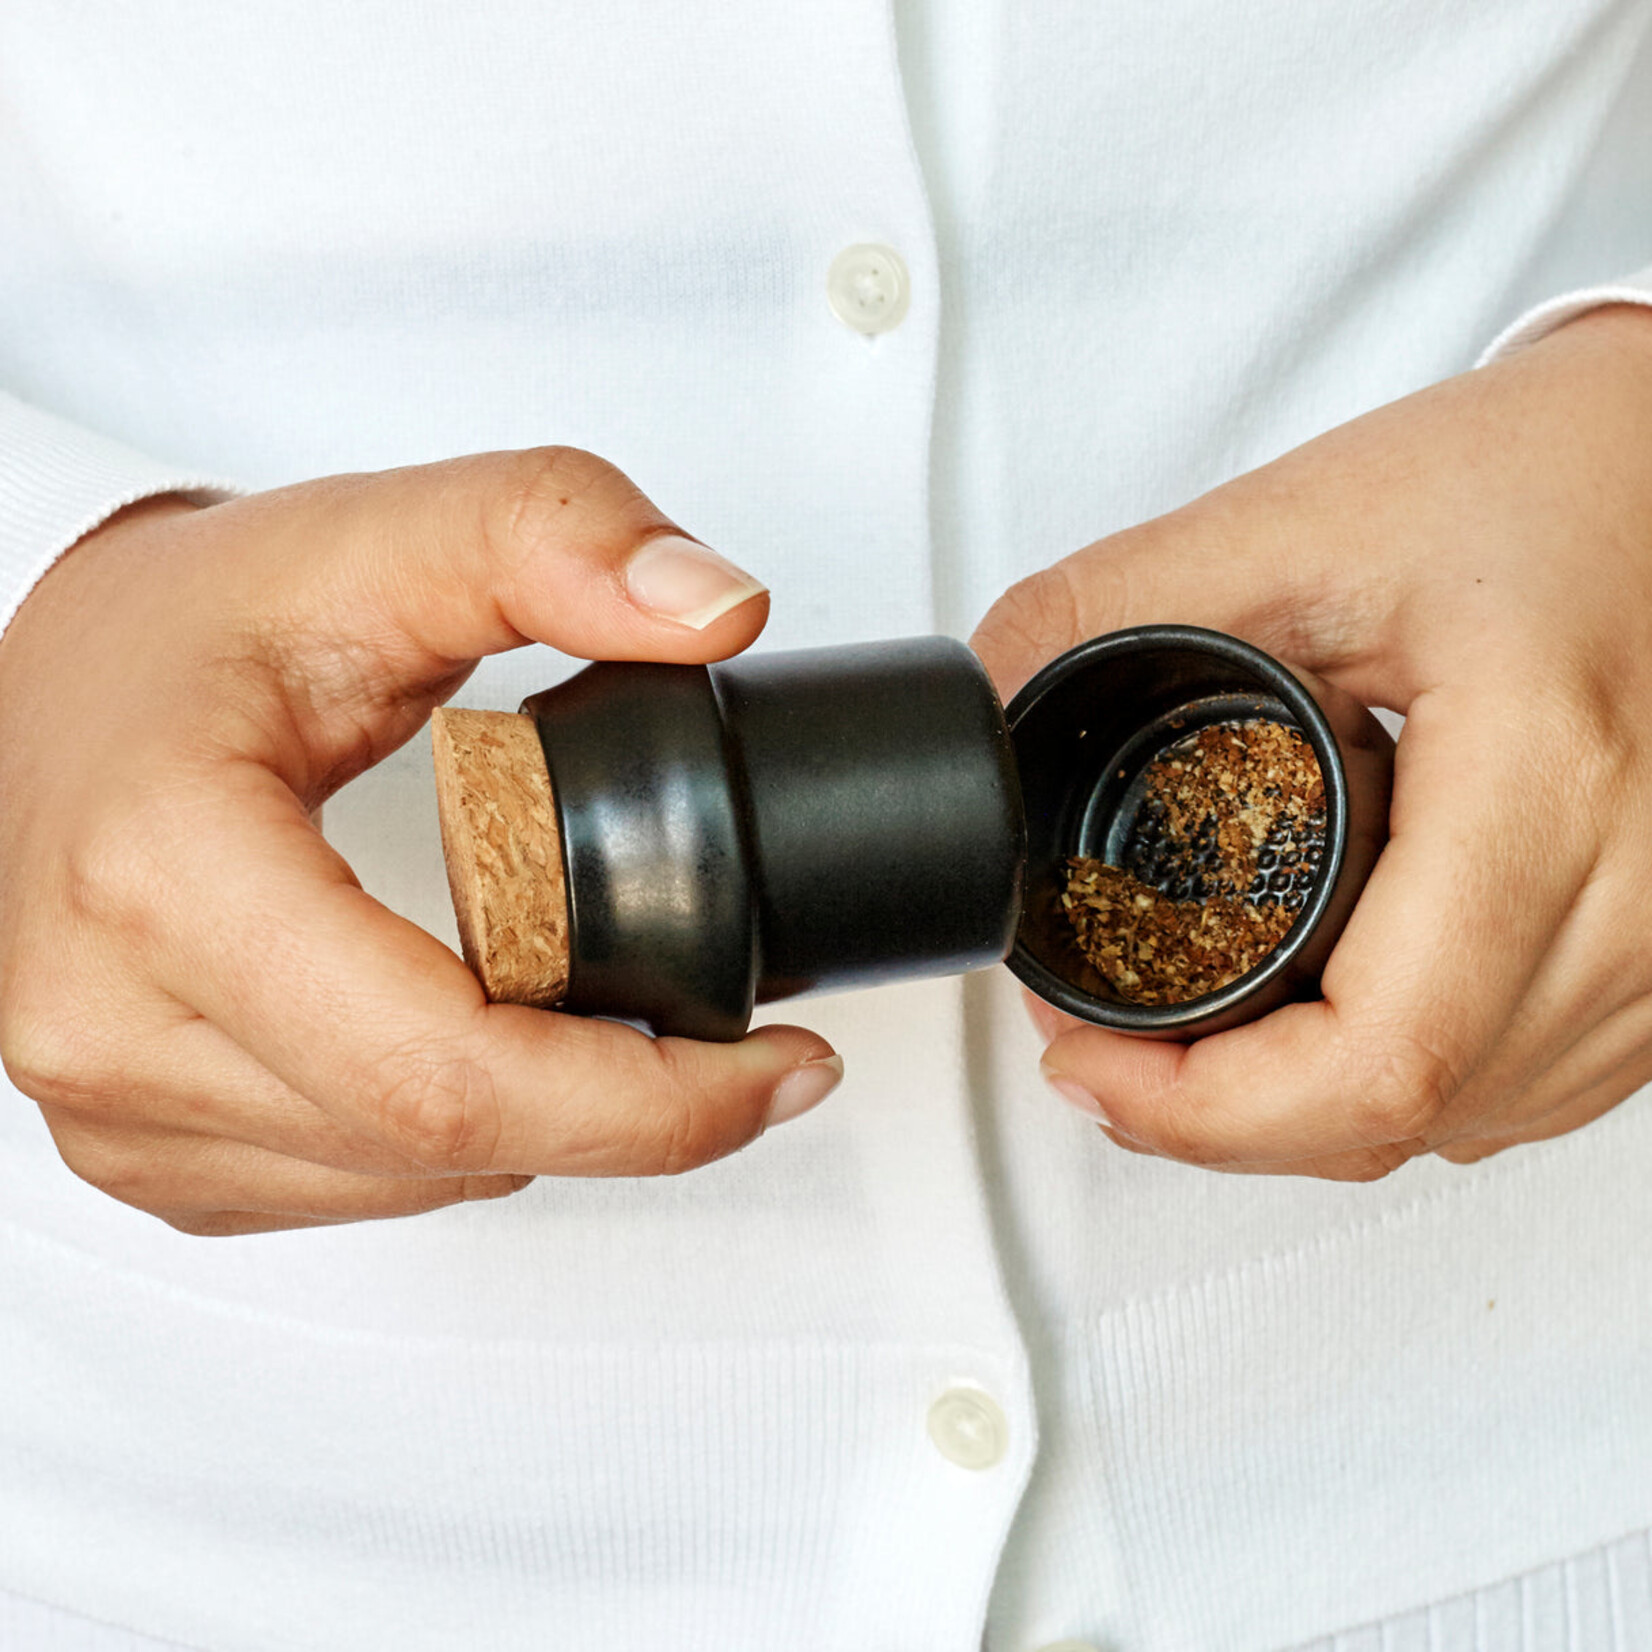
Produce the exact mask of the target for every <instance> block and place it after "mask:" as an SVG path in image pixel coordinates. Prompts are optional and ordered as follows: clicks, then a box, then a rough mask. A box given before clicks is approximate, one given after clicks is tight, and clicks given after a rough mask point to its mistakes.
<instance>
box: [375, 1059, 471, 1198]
mask: <svg viewBox="0 0 1652 1652" xmlns="http://www.w3.org/2000/svg"><path fill="white" fill-rule="evenodd" d="M372 1116H374V1117H376V1119H377V1120H378V1124H379V1129H380V1132H381V1133H382V1135H383V1136H384V1137H385V1139H386V1140H387V1141H388V1142H389V1143H390V1145H391V1146H393V1147H394V1148H396V1149H397V1150H398V1151H400V1152H401V1153H404V1154H405V1155H406V1156H407V1157H408V1158H409V1159H410V1160H412V1162H413V1163H414V1164H417V1165H422V1166H424V1167H425V1168H427V1169H431V1170H445V1171H453V1170H468V1171H480V1170H486V1169H487V1168H489V1166H490V1165H491V1164H492V1162H493V1157H494V1154H495V1152H496V1151H497V1149H498V1145H499V1137H500V1134H501V1128H502V1121H501V1118H500V1110H499V1095H498V1091H497V1088H496V1087H495V1085H494V1082H493V1075H492V1074H491V1073H490V1072H489V1071H488V1069H487V1067H486V1065H485V1064H484V1063H482V1062H481V1061H478V1060H476V1059H475V1058H474V1057H472V1056H470V1055H469V1054H466V1053H465V1052H462V1051H451V1050H442V1049H437V1048H431V1049H410V1050H404V1051H400V1052H398V1053H397V1054H395V1055H394V1056H392V1057H391V1058H389V1060H388V1061H387V1062H386V1063H385V1064H384V1065H383V1066H382V1067H381V1068H380V1071H379V1073H378V1075H377V1080H376V1083H375V1086H374V1098H373V1102H372Z"/></svg>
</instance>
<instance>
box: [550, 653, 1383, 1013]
mask: <svg viewBox="0 0 1652 1652" xmlns="http://www.w3.org/2000/svg"><path fill="white" fill-rule="evenodd" d="M522 710H523V711H524V712H526V713H528V714H529V715H530V716H531V717H532V718H533V720H534V723H535V725H536V726H537V729H538V732H539V739H540V744H541V746H542V747H543V750H544V754H545V760H546V766H547V769H548V770H549V775H550V780H551V789H552V791H553V793H554V796H555V800H556V813H557V821H558V826H559V828H560V832H561V839H562V856H563V863H564V871H565V875H566V891H567V904H568V931H569V935H568V939H569V979H568V986H567V991H566V994H565V996H564V998H563V1007H564V1008H565V1009H569V1010H574V1011H581V1012H585V1013H588V1014H599V1015H608V1016H615V1017H618V1018H621V1019H624V1020H630V1021H636V1022H639V1023H641V1024H643V1025H646V1026H648V1027H649V1028H650V1029H651V1030H653V1031H654V1032H656V1033H661V1034H665V1033H671V1034H681V1035H685V1036H690V1037H696V1038H708V1039H731V1038H738V1037H739V1036H741V1034H742V1033H744V1031H745V1030H746V1027H747V1025H748V1024H749V1021H750V1017H751V1013H752V1009H753V1006H754V1005H755V1004H759V1003H765V1002H769V1001H772V1000H776V999H782V998H787V997H791V996H793V995H795V994H797V993H802V992H810V991H818V990H828V989H832V988H839V987H848V986H857V985H868V984H872V983H875V982H882V981H890V980H894V979H898V978H900V977H903V976H916V975H946V974H955V973H959V972H962V971H965V970H970V969H977V968H982V967H985V966H987V965H990V964H994V963H997V962H999V961H1000V960H1003V959H1005V958H1006V957H1007V958H1008V961H1009V964H1010V967H1011V969H1013V970H1014V971H1015V973H1016V974H1017V975H1018V976H1019V977H1020V978H1021V979H1022V980H1023V981H1024V982H1026V983H1027V985H1028V986H1030V987H1031V988H1032V989H1033V991H1035V992H1037V993H1038V994H1039V995H1040V996H1042V997H1043V998H1045V999H1046V1000H1048V1001H1049V1002H1050V1003H1052V1004H1055V1005H1056V1006H1058V1007H1059V1008H1061V1009H1063V1010H1065V1011H1067V1012H1068V1013H1069V1014H1071V1015H1075V1016H1078V1017H1080V1018H1081V1019H1083V1020H1087V1021H1091V1022H1094V1023H1095V1024H1097V1025H1099V1026H1106V1027H1113V1028H1117V1029H1119V1030H1122V1031H1127V1032H1133V1033H1137V1034H1145V1035H1147V1036H1157V1037H1169V1038H1189V1037H1194V1036H1198V1035H1200V1034H1203V1033H1206V1032H1212V1031H1216V1030H1219V1029H1220V1028H1222V1027H1226V1026H1231V1025H1233V1024H1235V1023H1236V1022H1238V1021H1241V1020H1246V1019H1250V1018H1252V1017H1254V1016H1256V1015H1260V1014H1263V1013H1265V1012H1266V1011H1267V1010H1269V1009H1272V1008H1274V1007H1276V1006H1277V1005H1279V1004H1281V1003H1283V1002H1285V1001H1286V1000H1288V999H1290V998H1294V997H1304V996H1311V995H1312V994H1313V993H1314V991H1315V990H1316V988H1317V985H1318V979H1319V971H1320V969H1321V968H1322V967H1323V965H1324V962H1325V960H1326V958H1327V957H1328V956H1329V954H1330V950H1331V947H1332V946H1333V945H1334V943H1335V940H1336V937H1337V935H1338V934H1340V932H1341V929H1342V926H1343V924H1344V923H1345V922H1346V921H1347V918H1348V915H1349V913H1350V911H1351V910H1352V907H1353V904H1354V900H1355V898H1356V897H1357V895H1358V892H1359V889H1360V887H1361V886H1362V885H1363V883H1364V881H1365V879H1366V877H1367V875H1368V874H1369V872H1370V870H1371V867H1372V866H1373V865H1374V863H1375V860H1376V856H1377V854H1378V852H1379V851H1380V848H1381V844H1382V841H1383V838H1384V835H1385V831H1386V823H1387V807H1388V777H1389V773H1390V769H1391V759H1392V743H1391V742H1390V741H1389V739H1388V736H1387V734H1386V733H1385V732H1384V731H1383V730H1382V728H1381V726H1380V725H1379V724H1378V723H1377V722H1376V720H1375V719H1374V718H1373V717H1371V715H1370V714H1369V713H1368V712H1367V711H1365V710H1364V708H1363V707H1359V706H1357V705H1355V704H1354V703H1353V702H1352V701H1349V700H1347V699H1346V697H1344V696H1341V695H1338V694H1335V693H1333V692H1332V691H1329V690H1326V689H1325V688H1324V687H1323V686H1319V685H1316V688H1315V690H1314V691H1313V692H1310V691H1309V689H1308V688H1307V687H1306V686H1305V685H1304V683H1303V682H1302V681H1301V680H1299V679H1298V678H1297V677H1295V676H1294V675H1293V674H1292V673H1291V672H1289V671H1288V670H1286V669H1285V668H1284V667H1283V666H1281V665H1280V664H1278V662H1276V661H1274V660H1272V659H1270V658H1269V657H1268V656H1267V655H1265V654H1263V653H1261V652H1260V651H1259V650H1257V649H1255V648H1252V647H1250V646H1249V645H1248V644H1245V643H1242V642H1239V641H1237V640H1236V639H1234V638H1232V637H1227V636H1224V635H1221V634H1220V633H1217V632H1212V631H1203V630H1197V629H1194V628H1191V627H1182V626H1150V627H1142V628H1138V629H1135V630H1132V631H1121V632H1115V633H1113V634H1112V635H1110V636H1106V637H1099V638H1096V639H1094V640H1093V641H1090V642H1087V643H1084V644H1082V645H1081V646H1079V647H1078V648H1075V649H1072V650H1071V651H1069V652H1068V653H1066V654H1064V655H1062V656H1061V657H1060V658H1058V659H1056V660H1054V661H1052V662H1051V663H1050V664H1049V665H1048V666H1047V667H1046V668H1045V669H1044V670H1043V671H1041V672H1040V673H1039V674H1038V676H1036V677H1035V678H1034V679H1033V680H1032V681H1031V682H1029V683H1028V684H1027V686H1026V687H1025V688H1024V689H1023V690H1022V691H1021V692H1020V693H1019V694H1018V695H1016V697H1015V698H1014V699H1013V700H1012V701H1011V703H1010V706H1009V708H1008V710H1007V712H1005V711H1004V710H1002V709H1001V708H1000V706H999V702H998V698H997V695H996V694H995V692H994V690H993V687H992V684H991V682H990V680H989V679H988V677H987V675H986V672H985V670H984V668H983V667H982V665H981V663H980V661H979V660H978V659H977V658H976V656H975V655H974V654H973V653H972V652H971V651H970V650H969V649H968V648H966V647H964V646H963V645H962V644H961V643H957V642H953V641H951V640H949V639H947V638H944V637H918V638H909V639H903V640H901V641H896V642H885V643H865V644H856V645H852V646H848V647H837V648H818V649H806V650H801V651H798V652H794V653H779V654H764V655H755V656H747V657H743V658H739V659H735V660H730V661H725V662H723V663H721V664H717V665H712V666H679V665H656V664H643V663H620V662H605V663H599V664H596V665H593V666H590V667H588V668H587V669H585V670H584V671H582V672H580V673H579V674H578V675H576V676H575V677H573V678H571V679H569V680H568V681H567V682H565V683H562V684H560V685H559V686H558V687H556V688H553V689H549V690H546V691H545V692H544V693H541V694H536V695H534V696H533V697H532V698H531V699H529V700H527V701H525V702H524V704H523V707H522ZM1248 718H1267V719H1270V720H1273V721H1277V722H1282V723H1284V724H1286V725H1288V726H1290V727H1292V728H1295V729H1298V730H1299V731H1300V732H1301V733H1302V735H1303V736H1304V737H1305V739H1306V740H1307V741H1308V743H1309V744H1310V745H1311V746H1312V748H1313V751H1314V755H1315V757H1316V758H1317V759H1318V762H1319V765H1320V770H1321V773H1322V775H1323V777H1324V781H1325V790H1326V798H1327V811H1326V813H1327V821H1326V841H1325V848H1324V853H1323V857H1322V859H1321V861H1320V864H1319V868H1318V871H1317V873H1316V876H1315V881H1314V883H1313V886H1312V888H1311V889H1310V890H1309V891H1308V893H1307V897H1306V899H1305V901H1304V903H1303V906H1302V909H1301V911H1300V913H1299V915H1298V917H1297V920H1296V922H1295V924H1294V926H1293V928H1292V929H1291V930H1290V932H1289V933H1288V934H1287V935H1286V936H1285V938H1284V939H1283V940H1282V941H1281V942H1279V944H1278V945H1277V946H1276V947H1275V948H1274V949H1273V951H1272V952H1271V953H1270V954H1269V955H1268V957H1267V958H1266V959H1264V961H1263V962H1262V963H1261V964H1260V965H1259V966H1258V967H1257V968H1256V969H1254V970H1252V971H1251V972H1250V973H1249V974H1248V975H1245V976H1243V977H1241V978H1240V979H1239V980H1237V981H1235V982H1233V983H1231V984H1230V985H1229V986H1227V987H1225V988H1223V989H1221V990H1220V991H1218V992H1215V993H1212V994H1210V995H1208V996H1206V997H1203V998H1196V999H1192V1000H1190V1001H1188V1002H1186V1003H1183V1004H1176V1005H1166V1006H1156V1007H1150V1006H1144V1005H1140V1004H1132V1003H1126V1002H1124V1001H1123V1000H1122V999H1121V998H1119V997H1118V995H1117V994H1115V993H1114V992H1113V991H1112V990H1111V989H1110V988H1109V987H1108V985H1107V983H1106V982H1105V981H1103V980H1102V979H1101V978H1100V977H1099V976H1098V975H1097V974H1096V972H1095V971H1094V970H1093V969H1092V968H1091V967H1090V966H1089V964H1088V963H1087V962H1086V961H1085V960H1084V959H1083V957H1082V955H1081V954H1080V953H1079V952H1078V950H1077V948H1076V946H1075V945H1074V944H1073V942H1072V940H1071V937H1070V931H1069V930H1068V929H1067V927H1066V924H1065V920H1064V919H1062V917H1061V915H1060V913H1059V910H1058V906H1057V897H1058V880H1059V878H1060V876H1061V873H1062V870H1063V865H1064V861H1065V858H1066V857H1067V856H1069V855H1080V854H1082V855H1097V856H1102V857H1105V856H1107V855H1109V854H1110V853H1112V852H1113V851H1115V850H1116V849H1117V847H1118V844H1119V842H1120V840H1121V835H1122V834H1125V833H1127V832H1128V830H1129V828H1130V822H1131V817H1132V813H1133V811H1134V809H1135V808H1137V807H1138V806H1139V805H1140V801H1141V784H1140V781H1141V776H1142V773H1143V771H1144V770H1145V769H1146V767H1147V765H1148V764H1149V763H1150V762H1151V761H1152V760H1153V759H1154V757H1156V756H1157V755H1158V754H1159V753H1160V752H1161V751H1163V750H1164V749H1165V747H1167V746H1168V745H1170V744H1171V743H1173V742H1174V741H1176V740H1178V739H1181V738H1184V737H1185V736H1186V734H1187V733H1188V732H1189V731H1190V730H1196V729H1197V728H1199V727H1201V726H1203V725H1204V724H1206V723H1211V722H1222V721H1230V720H1235V719H1248Z"/></svg>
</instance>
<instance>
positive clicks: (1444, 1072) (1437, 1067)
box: [1353, 1033, 1463, 1147]
mask: <svg viewBox="0 0 1652 1652" xmlns="http://www.w3.org/2000/svg"><path fill="white" fill-rule="evenodd" d="M1462 1084H1463V1078H1462V1068H1461V1062H1460V1060H1459V1058H1458V1057H1457V1056H1456V1055H1455V1054H1454V1052H1452V1051H1450V1050H1448V1049H1446V1048H1445V1047H1444V1046H1443V1045H1442V1044H1439V1043H1436V1042H1433V1041H1431V1040H1429V1039H1425V1038H1423V1037H1421V1036H1419V1035H1417V1034H1415V1033H1413V1034H1408V1035H1406V1036H1405V1037H1403V1038H1400V1039H1399V1040H1397V1041H1395V1042H1393V1043H1391V1045H1390V1047H1389V1052H1388V1055H1387V1057H1386V1059H1385V1060H1384V1061H1383V1063H1382V1065H1381V1066H1380V1067H1379V1068H1378V1069H1377V1070H1376V1072H1375V1074H1374V1075H1373V1077H1372V1080H1371V1082H1370V1083H1369V1084H1367V1085H1366V1086H1365V1088H1364V1094H1363V1095H1362V1096H1361V1098H1360V1099H1359V1100H1358V1101H1356V1102H1355V1103H1354V1106H1353V1124H1354V1128H1355V1131H1356V1132H1357V1135H1358V1139H1359V1140H1360V1141H1362V1142H1364V1143H1366V1144H1368V1145H1369V1146H1371V1147H1380V1146H1382V1145H1384V1144H1392V1143H1399V1142H1407V1141H1423V1140H1426V1139H1427V1138H1428V1136H1429V1135H1430V1133H1431V1132H1433V1131H1434V1130H1436V1129H1437V1128H1438V1125H1439V1122H1440V1120H1441V1119H1442V1117H1444V1115H1445V1113H1446V1111H1447V1109H1448V1108H1449V1107H1450V1105H1451V1103H1452V1101H1453V1100H1454V1098H1455V1097H1456V1096H1457V1093H1458V1092H1459V1090H1461V1088H1462Z"/></svg>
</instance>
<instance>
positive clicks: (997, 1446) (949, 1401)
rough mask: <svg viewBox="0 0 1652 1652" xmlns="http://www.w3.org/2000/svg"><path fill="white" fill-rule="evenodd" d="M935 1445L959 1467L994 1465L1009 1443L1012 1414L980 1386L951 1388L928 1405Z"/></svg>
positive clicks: (1007, 1448) (987, 1466)
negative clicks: (1002, 1408)
mask: <svg viewBox="0 0 1652 1652" xmlns="http://www.w3.org/2000/svg"><path fill="white" fill-rule="evenodd" d="M929 1437H930V1439H931V1440H933V1441H934V1442H935V1449H936V1450H937V1451H938V1452H940V1454H941V1455H942V1456H943V1457H944V1458H946V1460H947V1461H948V1462H949V1463H956V1464H957V1465H958V1467H959V1468H991V1467H992V1465H993V1464H994V1463H996V1462H998V1461H999V1460H1000V1459H1001V1458H1002V1457H1003V1455H1004V1453H1005V1452H1006V1451H1008V1450H1009V1446H1010V1424H1009V1418H1007V1417H1006V1416H1005V1415H1004V1413H1003V1412H1002V1411H1001V1410H1000V1409H999V1407H998V1402H997V1401H996V1400H995V1399H994V1398H993V1397H992V1396H991V1395H990V1394H988V1393H985V1392H983V1391H982V1390H981V1389H979V1388H949V1389H947V1391H946V1392H945V1393H944V1394H943V1395H941V1397H940V1398H939V1399H938V1400H936V1402H935V1403H934V1404H933V1405H932V1406H930V1408H929Z"/></svg>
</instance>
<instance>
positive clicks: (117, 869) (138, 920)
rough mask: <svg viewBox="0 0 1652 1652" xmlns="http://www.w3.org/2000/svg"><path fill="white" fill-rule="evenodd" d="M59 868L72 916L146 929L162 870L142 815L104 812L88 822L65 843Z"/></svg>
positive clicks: (99, 923)
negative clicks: (61, 867)
mask: <svg viewBox="0 0 1652 1652" xmlns="http://www.w3.org/2000/svg"><path fill="white" fill-rule="evenodd" d="M63 867H64V895H65V899H66V901H67V904H68V907H69V910H70V912H71V913H72V914H73V915H74V916H75V917H78V918H82V919H84V920H86V921H87V922H89V923H91V924H93V925H96V926H99V927H103V928H109V929H115V930H120V931H124V932H131V931H135V930H145V929H147V927H148V915H149V913H150V912H151V910H152V909H153V906H154V901H155V891H156V889H157V887H158V883H159V881H160V878H161V872H160V868H159V867H158V865H157V857H156V842H155V839H154V837H153V835H152V834H151V832H150V831H149V829H148V828H147V826H146V824H145V822H144V821H143V819H142V817H141V816H139V815H136V814H126V813H122V814H118V815H117V814H104V815H103V816H102V817H100V818H98V819H96V820H92V821H89V822H87V823H86V824H85V825H84V826H83V827H82V828H81V830H80V831H79V832H78V833H77V834H76V835H75V837H74V839H73V840H72V841H71V842H70V843H68V844H67V845H66V846H65V850H64V860H63Z"/></svg>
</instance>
